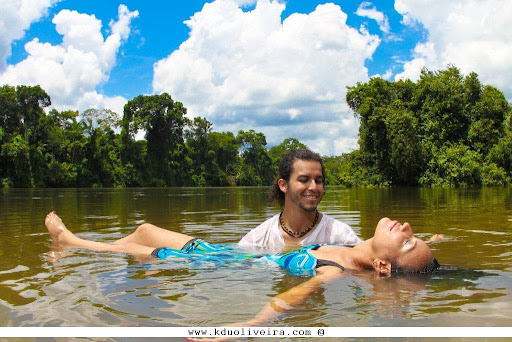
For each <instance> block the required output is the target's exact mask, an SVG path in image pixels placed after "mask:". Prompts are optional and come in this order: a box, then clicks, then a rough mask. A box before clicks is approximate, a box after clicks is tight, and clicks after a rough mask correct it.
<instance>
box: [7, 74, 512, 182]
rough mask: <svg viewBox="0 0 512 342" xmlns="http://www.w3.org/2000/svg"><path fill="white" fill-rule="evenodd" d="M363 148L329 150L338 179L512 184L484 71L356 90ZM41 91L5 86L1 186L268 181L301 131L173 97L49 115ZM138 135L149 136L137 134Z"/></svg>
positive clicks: (499, 113) (506, 130)
mask: <svg viewBox="0 0 512 342" xmlns="http://www.w3.org/2000/svg"><path fill="white" fill-rule="evenodd" d="M347 103H348V105H349V106H350V108H351V109H352V110H353V111H354V113H355V115H356V117H358V118H359V119H360V123H361V124H360V128H359V146H360V147H359V149H358V150H355V151H353V152H351V153H348V154H344V155H342V156H337V157H325V158H324V160H325V168H326V175H327V180H326V181H327V183H328V184H340V185H345V186H398V185H413V186H416V185H421V186H466V185H503V184H509V183H510V182H511V180H512V153H511V151H512V133H511V132H512V119H511V107H510V105H509V104H508V102H507V101H506V99H505V97H504V96H503V94H502V93H501V92H500V91H499V90H497V89H496V88H494V87H492V86H488V85H486V86H484V85H482V84H481V83H480V82H479V80H478V76H477V75H476V74H475V73H471V74H470V75H468V76H466V77H464V76H463V75H461V74H460V72H459V70H458V69H457V68H455V67H449V68H448V69H447V70H443V71H437V72H431V71H428V70H424V71H423V72H422V74H421V77H420V79H419V80H418V81H417V82H412V81H410V80H406V81H397V82H389V81H385V80H383V79H381V78H373V79H371V80H370V81H369V82H367V83H358V84H357V85H356V86H354V87H349V91H348V93H347ZM50 105H51V99H50V97H49V96H48V94H47V93H46V92H45V91H44V90H43V89H41V88H40V87H39V86H33V87H31V86H17V87H16V88H15V87H12V86H9V85H5V86H3V87H1V88H0V181H1V185H0V186H1V187H170V186H228V185H242V186H244V185H270V184H271V183H272V181H273V178H274V176H275V174H276V173H277V163H278V161H279V160H280V158H281V156H282V155H283V154H284V153H286V152H287V151H290V150H292V149H296V148H299V147H305V145H304V144H302V143H301V142H299V141H298V140H297V139H295V138H288V139H285V140H284V141H283V142H282V143H281V144H280V145H277V146H274V147H272V148H270V149H268V148H267V143H266V138H265V135H264V134H263V133H259V132H255V131H254V130H249V131H243V130H241V131H239V132H238V133H237V134H236V135H235V134H233V133H232V132H213V131H212V123H211V122H209V121H208V120H206V119H204V118H199V117H196V118H194V119H193V120H190V119H188V118H187V117H186V116H185V114H186V111H187V110H186V108H185V107H184V106H183V104H182V103H180V102H177V101H174V100H173V99H172V98H171V96H170V95H169V94H166V93H163V94H161V95H150V96H142V95H141V96H137V97H135V98H134V99H132V100H130V101H129V102H128V103H127V104H126V105H125V107H124V112H123V116H122V118H119V117H118V116H117V114H116V113H113V112H111V111H109V110H96V109H89V110H87V111H85V112H84V113H82V114H80V115H79V113H78V112H77V111H61V112H59V111H57V110H55V109H52V110H50V111H49V112H48V113H46V112H45V110H44V108H45V107H48V106H50ZM139 131H144V132H145V139H136V135H137V133H138V132H139Z"/></svg>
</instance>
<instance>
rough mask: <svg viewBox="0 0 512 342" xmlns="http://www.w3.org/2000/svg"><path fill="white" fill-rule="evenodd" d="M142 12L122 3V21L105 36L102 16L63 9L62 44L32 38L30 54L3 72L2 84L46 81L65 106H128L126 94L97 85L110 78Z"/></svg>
mask: <svg viewBox="0 0 512 342" xmlns="http://www.w3.org/2000/svg"><path fill="white" fill-rule="evenodd" d="M137 16H138V12H137V11H134V12H130V11H129V10H128V8H127V7H126V6H124V5H120V6H119V9H118V20H117V21H111V22H110V30H111V33H110V35H109V36H108V37H107V38H106V39H104V38H103V35H102V34H101V28H102V24H101V21H100V20H98V19H96V17H95V16H94V15H87V14H82V13H78V12H77V11H70V10H62V11H60V12H59V13H58V14H57V15H55V17H54V18H53V20H52V22H53V23H54V24H55V28H56V30H57V32H58V33H59V34H60V35H62V36H63V38H62V43H61V44H59V45H51V44H50V43H41V42H40V41H39V40H38V39H37V38H35V39H33V40H32V41H30V42H28V43H27V44H25V50H26V51H27V53H28V57H27V58H26V59H25V60H23V61H21V62H19V63H18V64H16V65H10V66H8V67H7V68H6V70H5V71H4V72H3V74H1V75H0V84H12V85H18V84H23V85H36V84H38V85H41V87H42V88H43V89H44V90H45V91H46V92H47V93H48V94H49V95H50V97H51V99H52V102H53V104H54V107H55V108H57V109H60V110H63V109H78V110H84V109H87V108H90V107H94V108H98V109H101V108H109V109H112V110H115V111H116V110H119V109H120V108H121V109H122V106H120V102H122V101H123V100H122V98H121V97H115V98H108V97H105V96H104V95H101V94H98V93H97V92H96V90H95V88H96V87H97V86H98V85H100V84H101V83H102V82H105V81H106V80H108V77H109V73H110V71H111V70H112V68H113V67H114V66H115V63H116V55H117V53H118V51H119V47H120V46H121V43H122V42H123V41H124V40H126V38H127V37H128V35H129V33H130V23H131V20H132V19H133V18H136V17H137ZM124 101H125V102H126V100H124ZM110 106H113V107H110ZM114 107H115V108H114ZM121 113H122V112H121Z"/></svg>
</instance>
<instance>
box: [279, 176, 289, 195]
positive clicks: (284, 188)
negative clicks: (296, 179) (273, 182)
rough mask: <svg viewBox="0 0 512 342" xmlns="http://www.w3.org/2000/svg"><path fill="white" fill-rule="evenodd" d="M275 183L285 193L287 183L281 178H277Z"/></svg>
mask: <svg viewBox="0 0 512 342" xmlns="http://www.w3.org/2000/svg"><path fill="white" fill-rule="evenodd" d="M277 185H279V189H281V191H282V192H284V193H286V191H287V190H288V183H287V182H286V181H285V180H284V179H282V178H279V179H278V181H277Z"/></svg>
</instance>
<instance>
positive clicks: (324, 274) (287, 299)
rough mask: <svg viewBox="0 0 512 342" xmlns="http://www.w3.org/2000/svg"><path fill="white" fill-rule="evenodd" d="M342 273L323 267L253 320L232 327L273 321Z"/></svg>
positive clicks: (330, 267)
mask: <svg viewBox="0 0 512 342" xmlns="http://www.w3.org/2000/svg"><path fill="white" fill-rule="evenodd" d="M342 272H343V271H342V270H340V269H339V268H337V267H333V266H323V267H321V268H319V269H317V272H316V275H315V276H314V277H313V278H311V279H309V280H307V281H305V282H303V283H302V284H300V285H297V286H295V287H293V288H291V289H290V290H288V291H285V292H283V293H280V294H278V295H277V296H275V297H274V298H272V300H271V301H270V302H269V303H268V304H267V305H265V307H264V308H263V309H262V310H261V311H260V312H259V313H258V314H257V315H256V316H255V317H254V318H253V319H251V320H249V321H246V322H243V323H237V324H232V326H260V325H264V324H265V323H268V322H270V321H273V320H275V319H276V318H277V317H279V316H280V315H281V314H283V313H285V312H287V311H289V310H292V309H294V308H295V307H296V306H298V305H300V304H301V303H302V302H304V301H305V300H306V299H307V298H308V297H309V296H310V295H311V294H312V293H314V292H316V291H317V290H318V289H319V288H321V287H322V286H323V285H324V284H327V283H329V282H331V281H333V280H334V279H337V278H339V277H340V276H341V274H342Z"/></svg>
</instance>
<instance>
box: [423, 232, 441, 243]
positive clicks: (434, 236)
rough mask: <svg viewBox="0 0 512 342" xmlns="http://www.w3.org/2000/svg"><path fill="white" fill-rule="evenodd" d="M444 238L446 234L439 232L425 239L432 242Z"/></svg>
mask: <svg viewBox="0 0 512 342" xmlns="http://www.w3.org/2000/svg"><path fill="white" fill-rule="evenodd" d="M443 239H444V236H442V235H439V234H434V235H433V236H432V237H431V238H430V239H428V241H425V242H426V243H432V242H439V241H441V240H443Z"/></svg>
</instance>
